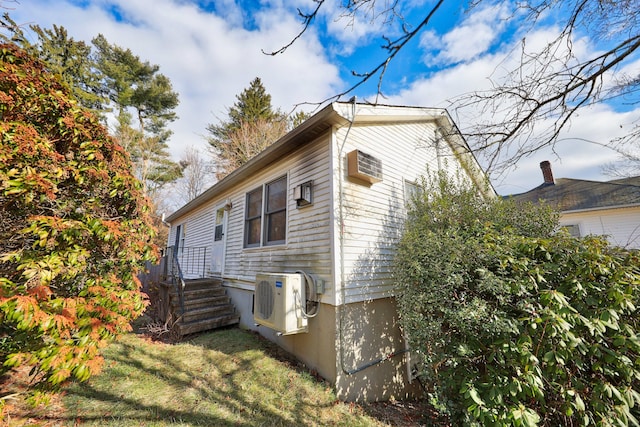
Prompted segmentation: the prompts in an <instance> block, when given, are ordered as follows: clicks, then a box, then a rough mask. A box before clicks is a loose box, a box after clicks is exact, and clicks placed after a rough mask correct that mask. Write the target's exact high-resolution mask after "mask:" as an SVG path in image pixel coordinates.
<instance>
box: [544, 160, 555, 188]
mask: <svg viewBox="0 0 640 427" xmlns="http://www.w3.org/2000/svg"><path fill="white" fill-rule="evenodd" d="M540 169H542V177H543V178H544V184H545V185H554V184H555V183H556V182H555V180H554V179H553V172H552V171H551V163H550V162H549V161H548V160H545V161H543V162H540Z"/></svg>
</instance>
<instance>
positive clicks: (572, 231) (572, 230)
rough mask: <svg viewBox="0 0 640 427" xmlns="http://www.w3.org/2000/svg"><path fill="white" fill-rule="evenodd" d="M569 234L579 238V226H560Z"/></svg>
mask: <svg viewBox="0 0 640 427" xmlns="http://www.w3.org/2000/svg"><path fill="white" fill-rule="evenodd" d="M561 227H562V228H564V229H565V230H567V231H568V232H569V234H570V235H572V236H573V237H580V226H579V225H578V224H569V225H563V226H561Z"/></svg>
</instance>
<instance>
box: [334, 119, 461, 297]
mask: <svg viewBox="0 0 640 427" xmlns="http://www.w3.org/2000/svg"><path fill="white" fill-rule="evenodd" d="M435 129H436V126H435V124H434V123H433V122H422V123H415V122H413V123H393V124H375V123H368V124H367V125H366V126H354V127H353V128H352V129H350V130H349V131H348V135H347V129H346V128H342V129H340V130H339V131H338V132H337V133H336V137H335V141H336V142H335V143H336V147H337V148H336V157H335V161H336V162H338V161H342V162H343V163H342V175H343V176H344V177H345V180H344V183H343V194H342V196H340V194H339V191H338V187H339V182H338V180H339V179H341V177H340V172H339V171H338V170H335V171H334V180H336V188H337V190H336V202H335V204H336V206H337V208H336V209H337V213H336V218H337V220H336V229H335V233H336V235H337V236H339V235H340V232H341V231H342V232H343V235H342V242H341V243H340V242H338V243H337V245H338V249H337V252H340V247H341V248H342V251H343V255H342V262H344V266H343V269H340V268H339V267H338V273H337V274H340V275H341V276H343V277H344V288H343V289H342V290H341V291H340V293H339V294H338V295H337V297H338V298H337V303H338V304H340V302H341V301H342V300H344V302H345V303H353V302H361V301H366V300H372V299H377V298H384V297H388V296H391V295H393V281H392V277H391V264H392V260H393V256H394V246H395V244H396V242H397V241H398V239H399V237H400V235H401V231H402V225H403V222H404V218H405V213H406V212H405V195H404V182H405V180H406V181H411V182H415V181H418V180H419V179H420V178H421V177H422V176H424V175H425V174H426V173H427V171H432V172H435V171H437V170H438V169H439V168H441V169H446V170H448V171H449V172H451V173H454V174H455V173H458V172H459V170H460V168H459V165H458V163H457V159H456V157H455V156H453V152H452V151H451V148H450V147H449V145H448V144H446V143H445V142H444V141H442V140H441V141H440V142H437V140H436V137H435ZM345 136H346V137H347V141H346V142H344V139H345ZM343 143H344V146H343V148H342V150H341V151H340V150H339V149H338V147H341V146H342V145H343ZM436 145H438V146H439V147H438V149H436ZM355 149H359V150H361V151H363V152H365V153H367V154H370V155H372V156H374V157H376V158H378V159H380V160H381V161H382V170H383V177H382V181H381V182H378V183H374V184H371V185H368V184H363V183H362V182H359V181H356V180H353V179H352V178H349V177H347V164H346V161H345V160H344V159H345V157H346V154H347V153H348V152H350V151H352V150H355ZM438 153H439V155H438ZM336 169H337V168H336ZM340 199H342V200H340ZM341 204H342V209H340V205H341ZM340 217H342V218H344V227H343V228H342V230H341V227H340V225H339V218H340ZM340 262H341V260H340V259H338V263H340Z"/></svg>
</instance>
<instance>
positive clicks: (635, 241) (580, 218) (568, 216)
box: [560, 206, 640, 249]
mask: <svg viewBox="0 0 640 427" xmlns="http://www.w3.org/2000/svg"><path fill="white" fill-rule="evenodd" d="M560 225H578V226H579V227H580V235H581V236H586V235H588V234H596V235H605V236H607V240H609V242H610V243H611V244H613V245H616V246H621V247H626V248H633V249H640V206H635V207H626V208H618V209H601V210H593V211H584V212H572V213H563V214H562V215H561V218H560Z"/></svg>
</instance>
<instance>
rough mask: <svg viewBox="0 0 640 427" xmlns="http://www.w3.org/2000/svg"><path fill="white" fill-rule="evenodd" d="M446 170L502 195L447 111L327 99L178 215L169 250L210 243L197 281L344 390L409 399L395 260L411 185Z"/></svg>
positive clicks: (353, 395)
mask: <svg viewBox="0 0 640 427" xmlns="http://www.w3.org/2000/svg"><path fill="white" fill-rule="evenodd" d="M438 169H446V170H447V171H449V172H451V173H452V174H460V175H462V176H463V177H464V179H469V180H470V181H471V182H473V183H475V184H476V185H477V186H478V188H479V189H480V191H483V192H486V194H487V195H492V194H494V193H493V190H492V189H491V188H490V186H489V185H488V182H487V180H486V178H485V175H484V174H483V172H482V171H481V169H480V167H479V166H478V163H477V162H476V160H475V158H474V157H473V156H472V155H471V154H470V152H469V149H468V147H467V145H466V143H465V141H464V140H463V138H462V137H461V136H460V134H459V132H458V130H457V128H456V127H455V125H454V123H453V122H452V120H451V118H450V116H449V115H448V113H447V112H446V111H445V110H443V109H434V108H418V107H400V106H381V105H377V106H373V105H366V104H356V103H332V104H330V105H328V106H326V107H325V108H324V109H322V110H321V111H319V112H318V113H317V114H315V115H314V116H312V117H311V118H309V119H308V120H306V121H305V122H304V123H302V124H301V125H300V126H298V127H297V128H295V129H294V130H293V131H291V132H290V133H288V134H287V135H285V136H283V137H282V138H281V139H280V140H278V141H276V142H275V143H274V144H273V145H271V146H270V147H269V148H267V149H266V150H265V151H264V152H262V153H261V154H259V155H258V156H256V157H255V158H253V159H252V160H251V161H249V162H248V163H247V164H245V165H244V166H242V167H241V168H239V169H238V170H236V171H234V172H233V173H231V174H230V175H228V176H227V177H226V178H224V179H223V180H221V181H220V182H218V183H217V184H215V185H214V186H213V187H211V188H209V189H208V190H207V191H205V192H204V193H203V194H202V195H200V196H199V197H198V198H196V199H195V200H193V201H191V202H189V203H188V204H186V205H185V206H183V207H182V208H180V209H178V210H177V211H176V212H174V213H173V214H171V215H170V216H169V217H168V218H167V219H166V221H167V222H168V223H170V225H171V229H170V235H169V245H175V246H179V247H180V249H179V250H178V251H177V252H176V253H178V254H180V253H183V252H182V251H183V250H185V249H186V248H206V251H205V253H206V255H204V258H203V261H202V264H203V265H204V271H203V272H202V274H201V275H205V276H212V277H219V278H221V279H222V282H223V286H224V287H225V288H226V291H227V294H228V295H229V296H230V297H231V300H232V301H233V304H234V305H235V306H236V309H237V310H238V312H239V314H240V324H241V326H243V327H246V328H249V329H253V330H257V331H259V332H260V333H261V334H262V335H264V336H266V337H267V338H269V339H270V340H272V341H275V342H276V343H277V344H278V345H280V346H281V347H283V348H284V349H285V350H287V351H288V352H290V353H292V354H293V355H294V356H295V357H296V358H297V359H299V360H300V361H302V362H303V363H304V364H306V366H307V367H308V368H310V369H314V370H316V371H317V372H318V373H319V374H320V375H321V376H322V377H324V378H326V379H327V380H329V381H330V382H331V383H332V384H334V385H335V388H336V392H337V394H338V397H339V398H341V399H343V400H350V401H353V400H358V401H372V400H384V399H389V398H392V397H394V398H403V397H406V396H408V395H411V394H412V393H413V392H415V391H417V390H418V388H417V387H416V384H415V382H413V383H411V381H410V378H409V373H408V368H407V361H408V360H409V353H408V351H407V346H406V343H405V340H404V338H403V334H402V332H401V330H400V329H399V326H398V314H397V311H396V308H395V304H394V298H393V295H394V282H393V278H392V277H391V271H390V264H391V261H392V258H393V254H394V244H395V243H396V241H397V239H398V237H399V235H400V233H401V230H402V226H403V219H404V217H405V206H406V201H407V199H408V197H409V195H410V193H411V192H412V191H413V190H415V189H416V182H417V180H418V179H419V178H420V177H421V176H424V175H425V174H426V172H427V170H431V171H436V170H438ZM187 252H188V251H187ZM184 253H186V252H184ZM185 262H186V261H185ZM265 273H270V274H271V275H264V274H265ZM274 274H275V275H274ZM185 275H187V276H188V274H185ZM274 301H275V302H274Z"/></svg>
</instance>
